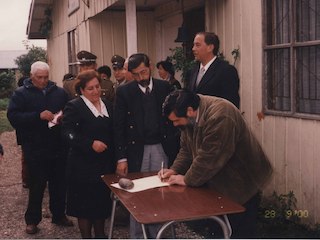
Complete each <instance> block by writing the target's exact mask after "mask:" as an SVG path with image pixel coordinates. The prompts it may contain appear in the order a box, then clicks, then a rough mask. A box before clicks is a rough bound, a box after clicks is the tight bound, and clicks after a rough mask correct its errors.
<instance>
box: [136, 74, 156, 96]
mask: <svg viewBox="0 0 320 240" xmlns="http://www.w3.org/2000/svg"><path fill="white" fill-rule="evenodd" d="M137 84H138V87H139V88H140V89H141V91H142V92H143V93H146V89H147V87H142V86H141V85H140V84H139V83H138V82H137ZM148 87H149V89H150V92H151V91H152V88H153V80H152V77H150V83H149V85H148Z"/></svg>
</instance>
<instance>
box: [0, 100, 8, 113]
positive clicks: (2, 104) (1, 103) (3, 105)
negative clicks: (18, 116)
mask: <svg viewBox="0 0 320 240" xmlns="http://www.w3.org/2000/svg"><path fill="white" fill-rule="evenodd" d="M8 104H9V98H2V99H0V111H3V110H7V108H8Z"/></svg>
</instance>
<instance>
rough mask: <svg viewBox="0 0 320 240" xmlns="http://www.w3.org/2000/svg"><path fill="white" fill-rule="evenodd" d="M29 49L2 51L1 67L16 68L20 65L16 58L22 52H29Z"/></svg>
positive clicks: (0, 56)
mask: <svg viewBox="0 0 320 240" xmlns="http://www.w3.org/2000/svg"><path fill="white" fill-rule="evenodd" d="M27 53H28V50H11V51H0V69H16V68H18V66H17V65H16V64H15V62H14V60H15V59H16V58H17V57H19V56H21V55H22V54H27Z"/></svg>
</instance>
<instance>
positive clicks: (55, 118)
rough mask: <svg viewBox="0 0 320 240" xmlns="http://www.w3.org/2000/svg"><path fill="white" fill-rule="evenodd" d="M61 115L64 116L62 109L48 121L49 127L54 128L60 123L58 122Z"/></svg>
mask: <svg viewBox="0 0 320 240" xmlns="http://www.w3.org/2000/svg"><path fill="white" fill-rule="evenodd" d="M61 116H62V111H61V110H60V111H59V112H57V113H56V114H54V118H53V120H52V121H50V122H48V127H49V128H52V127H53V126H55V125H57V124H59V123H58V119H59V117H61Z"/></svg>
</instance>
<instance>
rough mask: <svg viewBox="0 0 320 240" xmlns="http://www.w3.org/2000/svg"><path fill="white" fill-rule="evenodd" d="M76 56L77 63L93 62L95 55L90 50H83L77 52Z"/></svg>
mask: <svg viewBox="0 0 320 240" xmlns="http://www.w3.org/2000/svg"><path fill="white" fill-rule="evenodd" d="M77 58H78V61H79V64H83V63H90V62H92V63H95V62H96V59H97V56H96V55H94V54H92V53H91V52H88V51H84V50H83V51H80V52H78V54H77Z"/></svg>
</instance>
